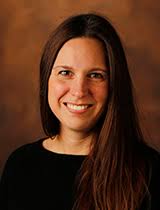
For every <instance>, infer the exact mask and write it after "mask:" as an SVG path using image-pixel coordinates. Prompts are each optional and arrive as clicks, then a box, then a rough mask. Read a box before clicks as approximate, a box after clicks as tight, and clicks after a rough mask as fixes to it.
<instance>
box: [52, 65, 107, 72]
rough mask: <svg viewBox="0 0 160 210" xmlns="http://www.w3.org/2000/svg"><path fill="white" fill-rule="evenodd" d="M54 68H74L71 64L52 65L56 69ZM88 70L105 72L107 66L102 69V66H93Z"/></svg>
mask: <svg viewBox="0 0 160 210" xmlns="http://www.w3.org/2000/svg"><path fill="white" fill-rule="evenodd" d="M56 68H64V69H70V70H74V68H73V67H72V66H67V65H58V66H55V67H53V69H56ZM90 70H91V71H98V70H100V71H104V72H106V71H108V68H105V69H104V68H102V67H95V68H91V69H90Z"/></svg>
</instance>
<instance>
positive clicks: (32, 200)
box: [0, 14, 160, 210]
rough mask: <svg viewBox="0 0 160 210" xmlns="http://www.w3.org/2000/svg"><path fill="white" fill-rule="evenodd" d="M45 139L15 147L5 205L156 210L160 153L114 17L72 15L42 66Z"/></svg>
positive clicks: (6, 179)
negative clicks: (145, 129) (139, 104)
mask: <svg viewBox="0 0 160 210" xmlns="http://www.w3.org/2000/svg"><path fill="white" fill-rule="evenodd" d="M40 108H41V118H42V125H43V128H44V131H45V134H46V135H47V138H43V139H40V140H38V141H35V142H34V143H31V144H27V145H24V146H22V147H21V148H19V149H17V150H16V151H15V152H13V153H12V154H11V156H10V157H9V159H8V161H7V163H6V166H5V169H4V173H3V176H2V179H1V194H0V197H1V206H2V207H3V208H1V209H8V210H10V209H12V210H18V209H27V210H28V209H45V210H49V209H56V210H59V209H63V210H71V209H74V210H122V209H123V210H135V209H137V210H146V209H151V210H158V209H160V205H159V200H158V198H159V195H160V166H159V163H160V158H159V154H158V152H156V151H154V150H153V149H151V148H150V147H148V146H147V145H146V144H145V141H144V138H143V135H142V132H141V129H140V126H139V121H138V116H137V111H136V107H135V104H134V99H133V93H132V82H131V78H130V75H129V71H128V66H127V61H126V57H125V53H124V50H123V47H122V44H121V41H120V38H119V36H118V35H117V32H116V31H115V29H114V27H113V26H112V25H111V24H110V22H109V21H108V20H107V19H105V18H104V17H102V16H99V15H96V14H81V15H77V16H73V17H69V18H68V19H66V20H65V21H64V22H63V23H62V24H60V25H59V26H58V27H57V29H56V30H55V31H54V32H53V33H52V34H51V36H50V38H49V40H48V42H47V43H46V45H45V48H44V52H43V55H42V58H41V63H40Z"/></svg>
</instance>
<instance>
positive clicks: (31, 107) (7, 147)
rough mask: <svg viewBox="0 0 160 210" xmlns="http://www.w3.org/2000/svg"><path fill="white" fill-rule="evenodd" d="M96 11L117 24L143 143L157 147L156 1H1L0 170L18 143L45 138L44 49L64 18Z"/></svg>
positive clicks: (159, 13)
mask: <svg viewBox="0 0 160 210" xmlns="http://www.w3.org/2000/svg"><path fill="white" fill-rule="evenodd" d="M92 11H97V12H100V13H102V14H104V15H107V16H108V17H109V18H110V19H111V21H112V23H114V25H115V26H116V28H117V30H118V31H119V34H120V36H121V38H122V40H123V43H124V46H125V48H126V54H127V58H128V62H129V67H130V72H131V75H132V77H133V80H134V84H135V87H136V91H137V98H138V103H139V105H140V107H141V109H142V110H143V113H144V114H143V117H142V118H143V124H144V125H145V127H146V129H145V130H146V131H147V132H146V134H147V135H149V138H148V140H147V141H149V143H150V144H151V145H152V146H154V147H155V146H159V148H160V139H159V134H160V129H159V128H160V127H159V124H160V106H159V105H160V84H159V82H160V71H159V66H160V44H159V37H160V27H159V24H160V2H159V0H154V2H153V0H119V1H118V0H92V1H91V0H81V1H78V0H5V1H2V2H1V7H0V15H1V17H0V26H1V33H0V36H1V41H0V66H1V68H0V71H1V73H0V92H1V101H0V166H1V169H2V167H3V165H4V162H5V160H6V158H7V157H8V155H9V154H10V153H11V152H12V151H13V150H14V149H15V148H17V147H19V146H20V145H22V144H24V143H27V142H31V141H35V140H36V139H38V138H40V137H42V136H44V133H43V131H42V127H41V123H40V114H39V101H38V100H39V99H38V76H39V60H40V55H41V51H42V47H43V45H44V43H45V41H46V39H47V38H48V35H49V34H50V32H51V31H52V30H53V28H54V27H55V26H56V25H57V24H58V23H59V22H61V21H62V20H63V19H64V18H65V17H67V16H69V15H72V14H77V13H80V12H92Z"/></svg>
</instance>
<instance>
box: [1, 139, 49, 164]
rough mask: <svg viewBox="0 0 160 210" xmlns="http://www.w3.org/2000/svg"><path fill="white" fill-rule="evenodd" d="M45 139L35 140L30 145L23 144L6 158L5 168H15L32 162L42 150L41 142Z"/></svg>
mask: <svg viewBox="0 0 160 210" xmlns="http://www.w3.org/2000/svg"><path fill="white" fill-rule="evenodd" d="M44 139H45V138H41V139H37V140H35V141H34V142H32V143H27V144H24V145H22V146H20V147H18V148H17V149H15V150H14V151H13V152H12V153H11V154H10V155H9V157H8V159H7V161H6V164H5V168H12V167H14V168H16V167H17V166H20V165H21V166H23V164H25V163H27V162H33V161H34V160H35V159H36V157H38V156H39V154H40V153H41V150H42V148H41V147H42V142H43V140H44Z"/></svg>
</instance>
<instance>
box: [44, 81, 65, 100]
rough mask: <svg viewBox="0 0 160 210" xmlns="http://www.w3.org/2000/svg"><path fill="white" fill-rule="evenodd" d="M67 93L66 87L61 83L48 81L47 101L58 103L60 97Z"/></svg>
mask: <svg viewBox="0 0 160 210" xmlns="http://www.w3.org/2000/svg"><path fill="white" fill-rule="evenodd" d="M67 91H68V87H67V85H66V84H64V83H63V82H59V81H52V80H51V81H49V84H48V98H49V101H59V100H60V99H61V97H63V96H64V95H65V93H66V92H67Z"/></svg>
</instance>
